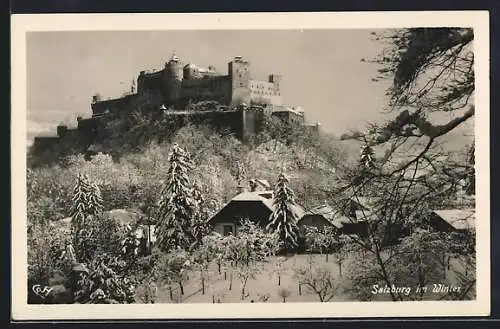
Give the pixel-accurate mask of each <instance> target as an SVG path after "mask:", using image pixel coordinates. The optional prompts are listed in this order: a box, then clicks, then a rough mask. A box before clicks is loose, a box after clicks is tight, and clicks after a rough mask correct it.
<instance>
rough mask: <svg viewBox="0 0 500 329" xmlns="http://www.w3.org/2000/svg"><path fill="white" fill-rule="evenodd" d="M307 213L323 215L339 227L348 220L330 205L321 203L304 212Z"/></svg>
mask: <svg viewBox="0 0 500 329" xmlns="http://www.w3.org/2000/svg"><path fill="white" fill-rule="evenodd" d="M306 214H307V215H318V216H323V218H325V219H326V220H327V221H328V222H330V224H332V225H333V226H335V227H337V228H341V227H342V226H344V224H343V223H345V222H349V221H350V220H349V219H348V218H347V217H345V216H343V215H340V214H339V213H338V212H337V211H335V209H333V208H332V207H331V206H330V205H327V204H323V205H320V206H317V207H314V208H312V209H310V210H309V211H307V212H306Z"/></svg>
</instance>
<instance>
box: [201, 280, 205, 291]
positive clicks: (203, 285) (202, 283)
mask: <svg viewBox="0 0 500 329" xmlns="http://www.w3.org/2000/svg"><path fill="white" fill-rule="evenodd" d="M201 294H202V295H205V278H201Z"/></svg>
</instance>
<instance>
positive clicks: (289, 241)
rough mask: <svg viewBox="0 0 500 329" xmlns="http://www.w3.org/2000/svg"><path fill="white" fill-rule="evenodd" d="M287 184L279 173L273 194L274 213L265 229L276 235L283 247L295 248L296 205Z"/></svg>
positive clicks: (296, 229) (296, 233)
mask: <svg viewBox="0 0 500 329" xmlns="http://www.w3.org/2000/svg"><path fill="white" fill-rule="evenodd" d="M288 182H289V181H288V178H287V177H286V176H285V174H284V173H283V172H282V173H280V175H279V177H278V182H277V184H276V188H275V192H274V202H273V204H274V211H273V212H272V214H271V216H270V218H269V224H268V225H267V229H268V230H270V231H271V232H275V233H277V234H278V235H279V237H280V240H281V242H282V243H283V245H284V246H285V247H295V246H297V235H298V227H297V224H296V223H297V220H298V218H297V213H296V212H295V211H294V209H293V207H294V206H297V205H296V203H295V200H294V193H293V191H292V190H291V189H290V188H289V187H288Z"/></svg>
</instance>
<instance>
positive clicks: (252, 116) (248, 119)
mask: <svg viewBox="0 0 500 329" xmlns="http://www.w3.org/2000/svg"><path fill="white" fill-rule="evenodd" d="M263 120H264V110H263V109H246V110H244V111H243V122H242V124H243V130H242V132H243V135H242V138H241V139H242V140H243V141H244V142H245V141H247V140H248V139H249V138H250V137H251V136H254V135H257V134H258V133H260V132H261V130H262V125H263Z"/></svg>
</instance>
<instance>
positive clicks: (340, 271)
mask: <svg viewBox="0 0 500 329" xmlns="http://www.w3.org/2000/svg"><path fill="white" fill-rule="evenodd" d="M339 277H342V261H339Z"/></svg>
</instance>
